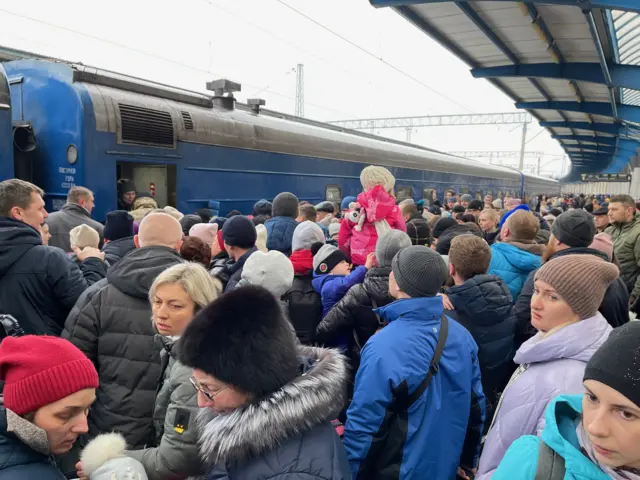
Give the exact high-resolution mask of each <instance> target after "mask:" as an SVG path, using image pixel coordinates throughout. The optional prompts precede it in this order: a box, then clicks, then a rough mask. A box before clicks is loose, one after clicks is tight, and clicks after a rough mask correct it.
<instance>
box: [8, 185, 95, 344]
mask: <svg viewBox="0 0 640 480" xmlns="http://www.w3.org/2000/svg"><path fill="white" fill-rule="evenodd" d="M43 193H44V192H43V191H42V190H41V189H39V188H38V187H36V186H35V185H33V184H31V183H28V182H25V181H22V180H17V179H11V180H6V181H4V182H1V183H0V313H6V314H10V315H13V316H14V317H15V318H16V319H17V320H18V322H19V323H20V325H21V326H22V328H23V329H24V331H25V332H26V333H29V334H38V335H60V332H61V331H62V327H63V326H64V321H65V319H66V318H67V315H68V314H69V311H70V310H71V308H72V307H73V305H74V304H75V303H76V300H78V297H80V295H81V294H82V292H84V290H85V289H86V288H87V287H88V286H89V285H91V284H92V283H94V282H97V281H98V280H100V279H102V278H104V276H105V275H106V273H107V267H106V265H105V264H104V262H103V261H102V254H101V253H100V251H99V250H97V249H94V248H85V249H84V250H83V251H82V252H80V253H79V254H78V259H79V260H80V264H79V265H77V264H75V263H74V262H72V261H71V260H70V259H69V257H68V256H67V255H65V253H64V252H63V251H62V250H60V249H58V248H52V247H45V246H43V245H42V238H41V237H40V233H39V230H38V229H39V227H40V225H42V223H43V222H44V220H45V218H47V211H46V210H45V208H44V200H43V199H42V195H43ZM0 331H1V329H0ZM2 336H4V334H2Z"/></svg>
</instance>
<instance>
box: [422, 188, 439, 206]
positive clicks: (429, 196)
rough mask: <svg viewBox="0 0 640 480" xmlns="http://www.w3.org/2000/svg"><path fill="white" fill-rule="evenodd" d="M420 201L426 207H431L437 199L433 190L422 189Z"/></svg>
mask: <svg viewBox="0 0 640 480" xmlns="http://www.w3.org/2000/svg"><path fill="white" fill-rule="evenodd" d="M422 199H423V200H424V201H425V203H426V204H427V205H431V204H432V203H433V202H435V201H436V200H437V199H438V194H437V193H436V189H435V188H429V187H425V188H423V189H422Z"/></svg>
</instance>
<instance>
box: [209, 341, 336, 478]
mask: <svg viewBox="0 0 640 480" xmlns="http://www.w3.org/2000/svg"><path fill="white" fill-rule="evenodd" d="M298 350H299V355H300V357H301V362H302V364H303V365H304V366H306V368H304V369H302V374H301V375H300V376H298V377H296V378H295V379H293V380H292V381H291V382H290V383H288V384H287V385H285V386H284V387H282V388H281V389H280V390H278V391H276V392H274V393H272V394H271V395H269V396H268V397H266V398H264V399H262V400H260V401H259V402H258V403H255V404H251V405H248V406H246V407H243V408H240V409H237V410H234V411H233V412H231V413H229V414H226V415H218V416H215V417H214V418H212V419H211V418H210V417H211V416H212V412H211V411H210V410H206V409H203V412H202V414H201V415H200V416H199V420H200V421H201V422H206V423H205V425H204V427H203V428H202V429H201V435H200V456H201V458H202V460H203V462H204V463H205V465H208V466H213V465H215V464H217V463H222V464H224V465H230V464H238V463H243V462H245V461H248V460H250V459H252V458H256V457H260V456H262V455H264V454H266V453H268V452H270V451H272V450H273V449H274V448H277V446H278V445H282V444H283V443H284V442H285V441H287V439H289V438H291V437H294V436H297V435H300V434H302V433H305V432H307V431H309V430H311V429H312V428H313V427H315V426H316V425H319V424H321V423H324V422H327V421H331V420H333V419H335V418H336V417H337V415H338V414H339V413H340V410H341V409H342V407H343V405H344V402H345V401H346V378H347V363H346V360H345V358H344V357H343V356H342V355H340V354H339V353H338V352H337V351H336V350H329V349H324V348H315V347H303V346H299V347H298ZM309 365H312V366H310V367H309Z"/></svg>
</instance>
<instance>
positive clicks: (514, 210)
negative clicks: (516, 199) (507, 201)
mask: <svg viewBox="0 0 640 480" xmlns="http://www.w3.org/2000/svg"><path fill="white" fill-rule="evenodd" d="M518 210H524V211H525V212H530V211H531V209H530V208H529V206H528V205H518V206H517V207H516V208H514V209H513V210H509V211H508V212H507V213H505V214H504V217H502V220H500V228H502V226H503V225H504V222H506V221H507V219H508V218H509V217H510V216H511V215H513V213H514V212H517V211H518Z"/></svg>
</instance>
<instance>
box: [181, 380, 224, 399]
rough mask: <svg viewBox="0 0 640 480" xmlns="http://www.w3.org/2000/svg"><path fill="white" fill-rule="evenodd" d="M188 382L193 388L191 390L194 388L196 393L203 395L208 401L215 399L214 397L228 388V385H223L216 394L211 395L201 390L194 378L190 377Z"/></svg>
mask: <svg viewBox="0 0 640 480" xmlns="http://www.w3.org/2000/svg"><path fill="white" fill-rule="evenodd" d="M189 380H190V381H191V385H192V386H193V388H195V389H196V390H197V391H198V392H200V393H201V394H203V395H204V396H205V397H207V398H208V399H209V400H213V399H214V398H216V395H218V394H220V393H221V392H224V391H225V390H226V389H227V388H229V385H225V386H224V387H222V388H221V389H220V390H218V391H217V392H216V393H211V392H207V391H206V390H205V389H203V388H202V386H201V385H200V384H199V383H198V381H197V380H196V379H195V378H193V377H191V378H189Z"/></svg>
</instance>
